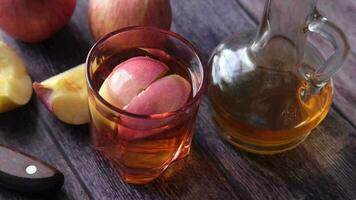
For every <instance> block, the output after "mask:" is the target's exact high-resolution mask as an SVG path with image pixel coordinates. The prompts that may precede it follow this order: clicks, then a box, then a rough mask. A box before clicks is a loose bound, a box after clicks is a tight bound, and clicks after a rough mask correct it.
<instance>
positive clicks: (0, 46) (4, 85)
mask: <svg viewBox="0 0 356 200" xmlns="http://www.w3.org/2000/svg"><path fill="white" fill-rule="evenodd" d="M31 85H32V81H31V78H30V76H29V75H28V73H27V71H26V67H25V65H24V63H23V61H22V59H21V58H20V57H19V56H18V55H17V54H16V52H15V51H14V50H13V49H12V48H11V47H10V46H8V45H7V44H5V43H4V42H2V41H0V113H2V112H6V111H10V110H12V109H15V108H18V107H20V106H22V105H25V104H26V103H27V102H28V101H29V100H30V99H31V96H32V87H31Z"/></svg>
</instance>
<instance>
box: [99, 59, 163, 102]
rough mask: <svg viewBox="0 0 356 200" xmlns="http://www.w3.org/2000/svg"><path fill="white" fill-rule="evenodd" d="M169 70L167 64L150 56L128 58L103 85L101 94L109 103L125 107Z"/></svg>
mask: <svg viewBox="0 0 356 200" xmlns="http://www.w3.org/2000/svg"><path fill="white" fill-rule="evenodd" d="M168 70H169V68H168V67H167V65H165V64H164V63H162V62H160V61H158V60H155V59H152V58H149V57H144V56H138V57H134V58H131V59H128V60H126V61H125V62H122V63H120V64H119V65H118V66H116V67H115V68H114V70H113V71H112V72H111V74H110V75H109V77H107V78H106V80H105V81H104V83H103V85H102V86H101V88H100V90H99V94H100V95H101V96H102V97H103V98H104V99H105V100H106V101H108V102H109V103H111V104H113V105H114V106H116V107H118V108H120V109H123V107H124V106H126V105H127V104H128V103H129V102H130V101H131V100H132V98H134V97H135V96H136V95H137V94H139V93H140V92H141V91H142V90H144V89H146V88H147V87H148V86H149V85H150V84H151V83H152V82H154V81H155V80H157V79H158V78H160V77H161V76H163V75H165V74H166V73H167V72H168Z"/></svg>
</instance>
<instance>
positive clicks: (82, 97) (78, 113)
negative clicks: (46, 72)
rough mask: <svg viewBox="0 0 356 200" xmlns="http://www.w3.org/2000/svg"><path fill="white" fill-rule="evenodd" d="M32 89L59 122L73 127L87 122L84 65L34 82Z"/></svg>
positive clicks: (87, 111) (87, 110)
mask: <svg viewBox="0 0 356 200" xmlns="http://www.w3.org/2000/svg"><path fill="white" fill-rule="evenodd" d="M33 88H34V90H35V92H36V94H37V95H38V97H39V98H40V99H41V101H42V102H43V103H44V104H45V105H46V107H47V108H48V110H50V111H51V112H52V113H53V114H54V115H55V116H57V117H58V119H60V120H61V121H63V122H65V123H68V124H73V125H79V124H85V123H88V122H89V108H88V91H87V85H86V80H85V64H81V65H78V66H76V67H74V68H72V69H69V70H67V71H65V72H63V73H60V74H58V75H56V76H53V77H51V78H49V79H47V80H45V81H43V82H41V83H37V82H35V83H34V84H33Z"/></svg>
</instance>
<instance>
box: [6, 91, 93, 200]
mask: <svg viewBox="0 0 356 200" xmlns="http://www.w3.org/2000/svg"><path fill="white" fill-rule="evenodd" d="M38 103H39V102H38V101H37V100H36V99H35V98H32V100H31V102H30V104H29V105H27V106H26V107H23V108H20V109H17V110H15V111H13V112H10V113H6V114H1V115H0V143H1V144H5V145H8V146H11V147H16V149H19V150H22V151H24V152H27V153H29V154H31V155H34V156H37V157H38V158H41V159H43V160H45V161H47V162H49V163H51V164H53V165H54V166H56V167H57V168H58V169H59V170H61V171H62V173H63V174H64V175H65V184H64V187H63V188H62V190H61V191H60V192H59V193H58V194H52V195H55V197H57V198H60V199H88V196H87V195H86V193H85V191H84V190H83V188H82V186H81V185H80V183H79V181H78V180H77V178H76V177H75V175H74V174H73V172H72V169H71V168H70V166H68V163H67V162H66V160H65V157H64V156H63V155H62V154H61V153H62V152H61V151H60V149H58V147H57V146H56V145H55V144H54V142H53V139H52V138H51V137H50V135H48V128H49V127H45V126H44V123H41V122H40V121H39V120H37V116H38V115H41V114H42V113H43V112H47V111H45V110H44V109H41V108H37V104H38ZM40 197H41V196H35V197H34V198H36V199H42V198H40ZM27 198H28V197H27V196H26V195H20V194H17V193H15V192H12V191H7V190H4V189H0V199H9V200H11V199H27Z"/></svg>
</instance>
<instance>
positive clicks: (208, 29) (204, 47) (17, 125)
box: [0, 0, 356, 200]
mask: <svg viewBox="0 0 356 200" xmlns="http://www.w3.org/2000/svg"><path fill="white" fill-rule="evenodd" d="M86 9H87V2H86V1H85V0H79V1H78V5H77V8H76V11H75V14H74V16H73V18H72V19H71V21H70V23H69V24H68V25H67V26H66V27H65V28H64V29H63V30H62V31H60V32H59V33H58V34H56V35H55V36H54V37H53V38H52V39H49V40H47V41H45V42H42V43H40V44H31V45H30V44H24V43H20V42H17V41H14V40H12V39H10V38H9V37H7V36H4V38H5V39H6V41H7V42H8V43H10V44H11V45H12V46H14V47H15V48H16V49H17V50H18V51H19V52H20V53H21V55H22V56H23V57H24V59H25V61H26V64H27V66H28V68H29V71H30V74H31V76H32V77H33V79H34V80H36V81H41V80H43V79H46V78H47V77H49V76H52V75H54V74H57V73H59V72H61V71H64V70H66V69H68V68H69V67H72V66H75V65H77V64H80V63H82V62H84V60H85V57H86V54H87V52H88V50H89V48H90V46H91V45H92V44H93V41H92V40H91V37H90V35H89V32H88V27H87V19H86ZM172 9H173V13H174V19H173V25H172V29H173V30H174V31H176V32H178V33H180V34H182V35H183V36H185V37H186V38H187V39H189V40H191V41H192V42H193V43H194V44H195V45H196V46H197V47H199V51H200V52H201V55H202V57H203V59H204V61H205V62H206V61H207V59H208V57H209V55H210V53H211V52H212V50H213V48H214V47H215V46H216V45H217V44H218V43H219V42H220V41H221V40H222V39H223V38H225V37H227V36H229V35H230V34H232V33H233V32H236V31H238V30H246V29H250V28H253V27H255V26H256V24H255V22H254V21H253V20H252V19H251V18H250V17H249V16H248V14H247V13H246V12H245V11H244V10H243V9H242V8H241V6H240V4H238V3H237V2H236V1H235V0H219V1H216V0H193V1H183V0H172ZM350 89H351V88H349V90H350ZM209 113H210V108H209V105H208V103H207V99H205V98H204V100H203V102H202V105H201V109H200V112H199V117H198V121H197V125H196V131H195V135H194V140H193V146H192V153H191V155H190V156H189V157H188V158H186V159H184V160H182V161H179V162H177V163H174V164H173V165H172V166H170V167H169V168H168V170H167V171H166V172H165V173H164V174H163V175H162V176H161V177H160V178H158V179H157V180H156V181H154V182H153V183H151V184H149V185H146V186H132V185H127V184H125V183H124V182H123V181H122V180H121V179H120V177H119V176H118V175H117V174H116V172H115V171H114V169H113V168H111V167H110V166H109V164H108V162H107V161H106V160H105V159H104V158H103V157H102V156H101V155H100V154H98V153H97V152H95V151H94V150H93V149H92V148H91V147H90V145H89V134H88V127H87V126H86V125H85V126H70V125H65V124H63V123H61V122H59V121H58V120H57V119H55V117H53V116H52V114H50V113H49V112H48V111H47V110H46V109H45V107H44V106H43V105H42V104H41V103H40V101H39V100H38V99H37V98H36V97H33V99H32V101H31V103H30V104H29V105H27V106H26V107H23V108H21V109H19V110H17V111H14V112H11V113H8V114H5V115H0V134H2V135H1V137H0V143H4V144H10V145H11V146H16V147H18V148H19V149H21V150H24V151H26V152H29V153H31V154H33V155H36V156H38V157H40V158H43V159H45V160H46V161H48V162H49V163H52V164H54V165H56V166H57V167H58V168H59V169H60V170H62V171H63V172H64V173H65V176H66V183H65V187H64V189H63V190H62V191H61V192H60V194H58V196H57V197H56V198H58V199H100V200H101V199H356V191H355V185H356V174H355V172H356V161H355V159H353V158H354V155H355V154H356V130H355V129H354V128H353V127H352V126H351V125H350V124H349V123H348V122H347V121H345V120H344V119H343V118H342V117H341V116H340V115H339V114H338V113H337V112H335V111H331V112H330V113H329V115H328V117H327V118H326V120H325V121H324V122H323V124H322V125H321V126H319V127H318V128H317V129H316V130H315V131H313V134H312V135H311V136H310V138H308V139H307V140H306V142H305V143H303V144H302V145H301V146H299V147H298V148H296V149H295V150H292V151H290V152H287V153H283V154H280V155H276V156H256V155H252V154H248V153H244V152H241V151H239V150H237V149H235V148H234V147H232V146H231V145H229V144H227V143H226V142H225V141H223V140H222V139H221V138H220V137H219V136H218V130H216V129H215V127H214V125H213V123H212V121H211V119H210V116H209ZM29 131H30V133H29ZM0 199H31V198H30V197H26V196H23V195H17V194H14V193H11V192H7V191H4V192H3V191H2V190H0ZM32 199H37V197H36V198H32Z"/></svg>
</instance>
